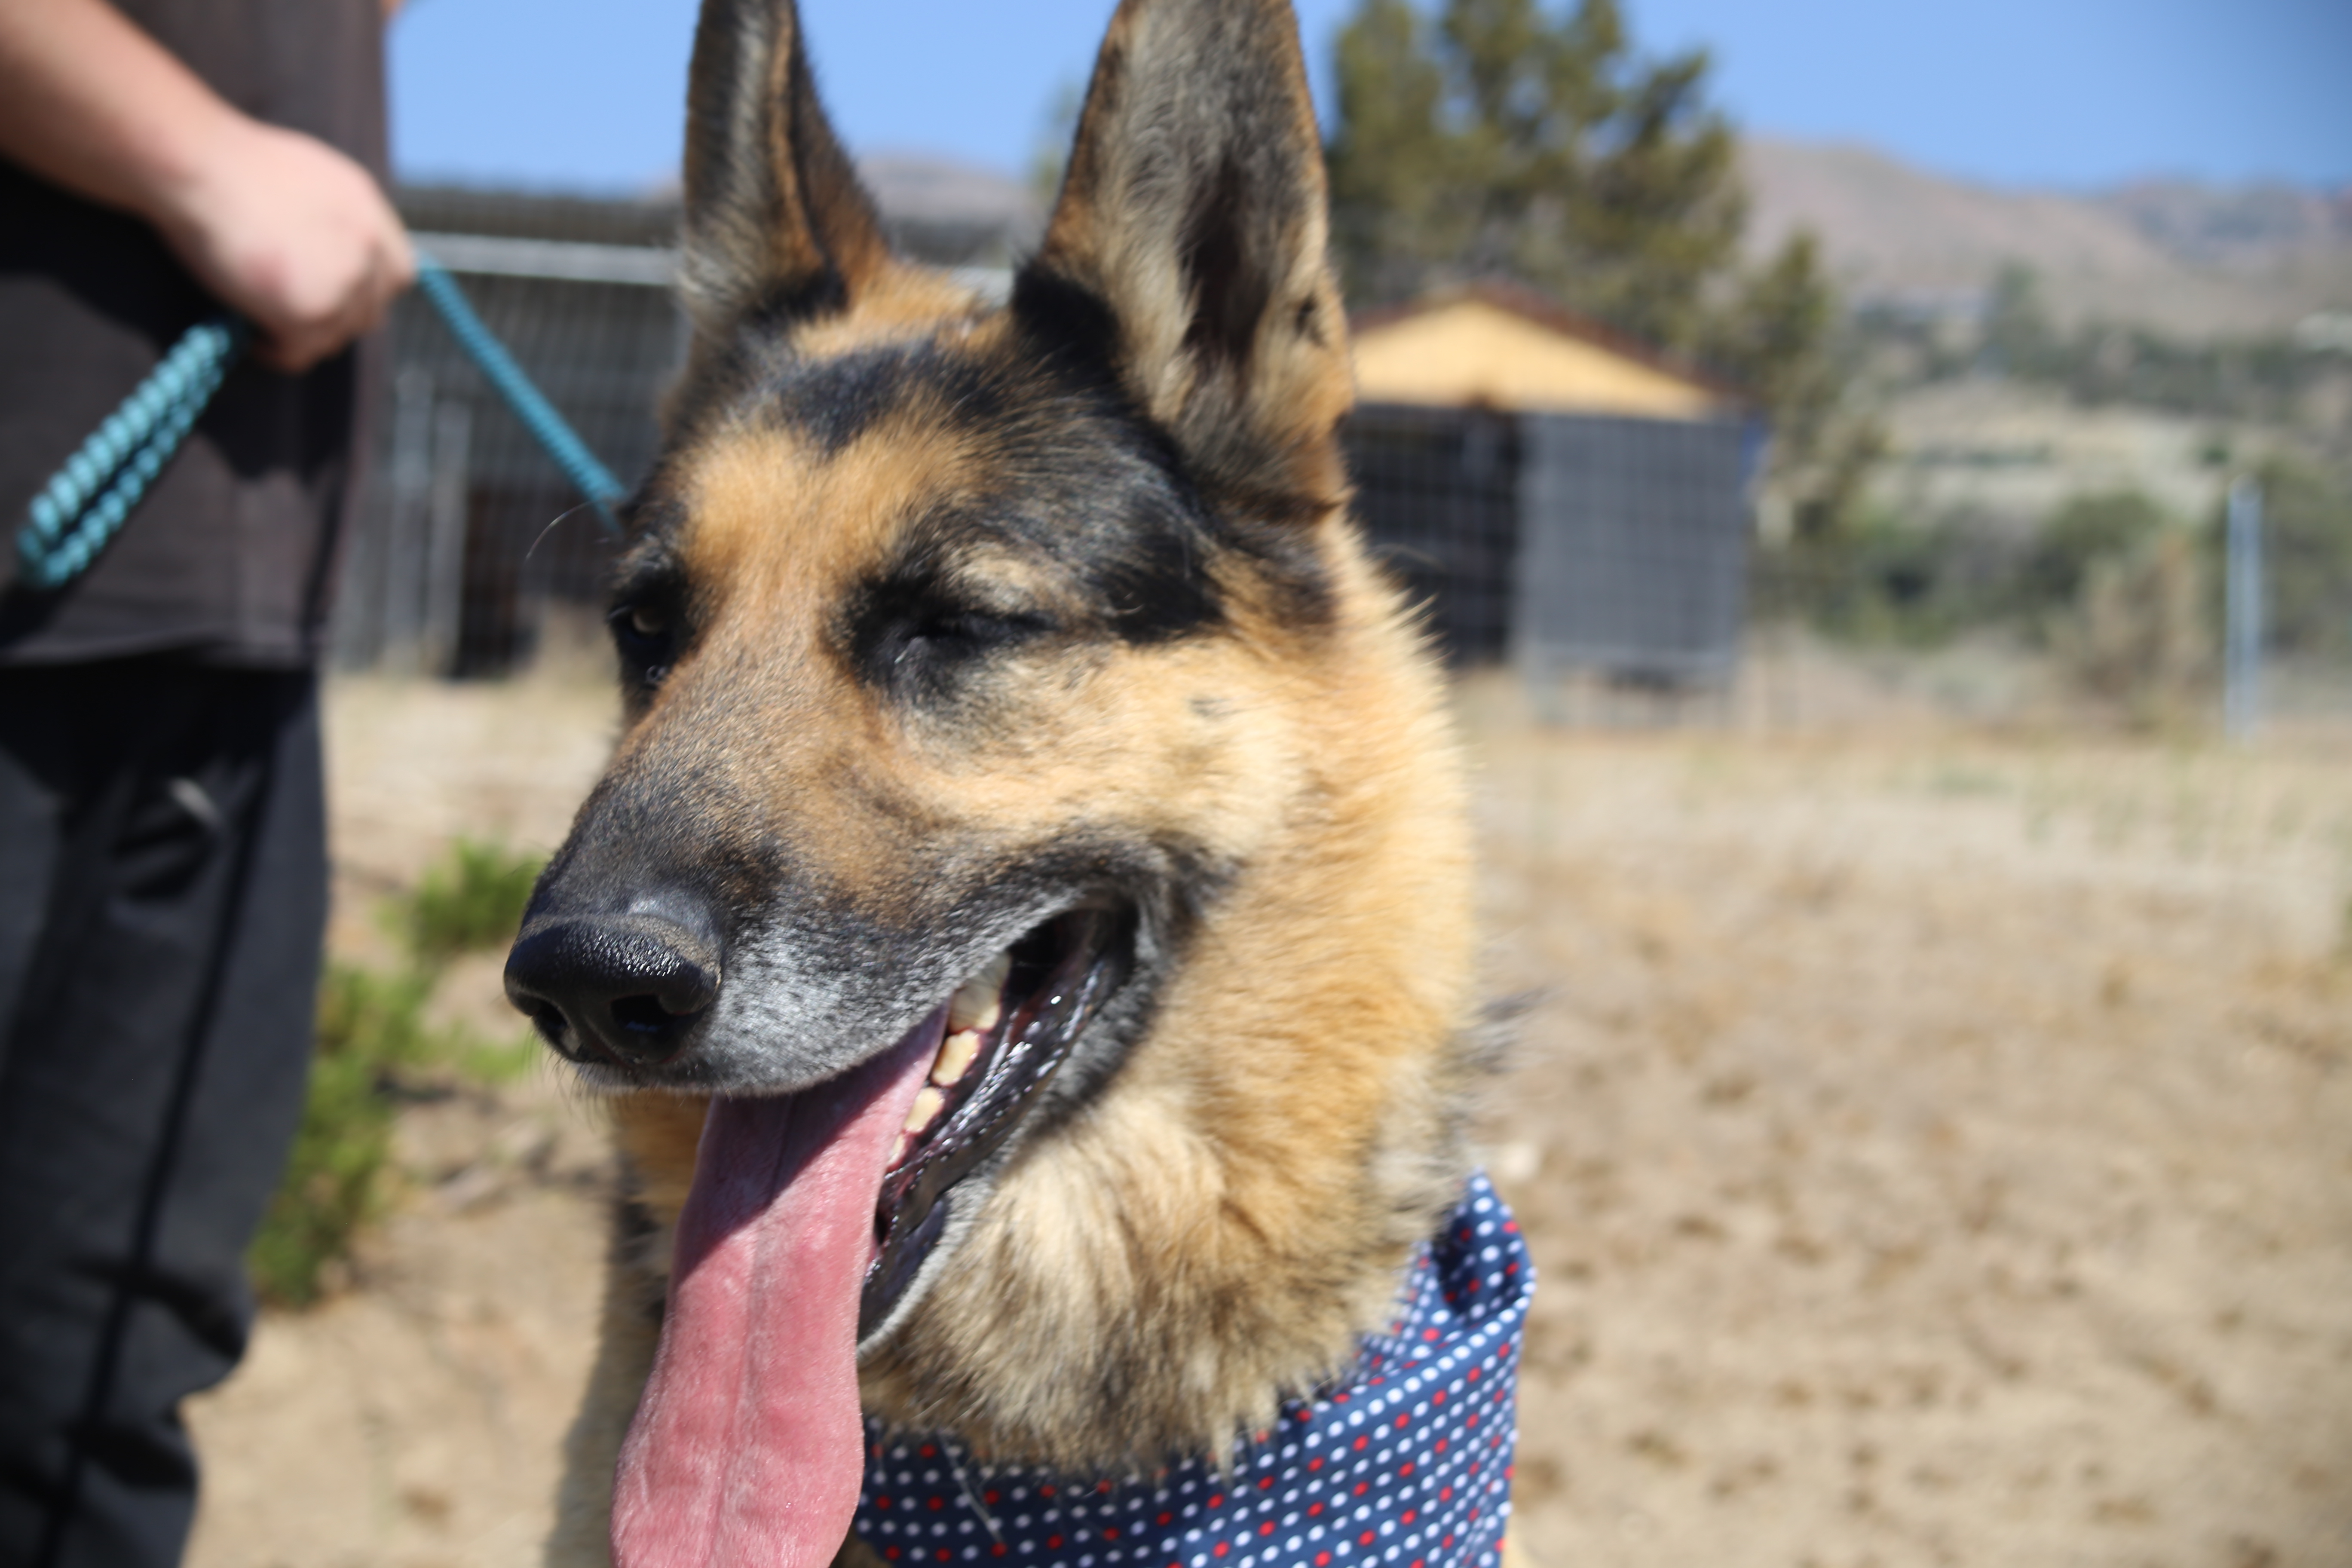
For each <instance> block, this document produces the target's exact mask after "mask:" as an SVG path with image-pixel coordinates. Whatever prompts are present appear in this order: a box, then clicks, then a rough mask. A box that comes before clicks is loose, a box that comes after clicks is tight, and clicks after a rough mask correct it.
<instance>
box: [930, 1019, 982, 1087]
mask: <svg viewBox="0 0 2352 1568" xmlns="http://www.w3.org/2000/svg"><path fill="white" fill-rule="evenodd" d="M980 1041H981V1034H980V1031H979V1030H978V1029H958V1030H957V1031H956V1032H955V1033H954V1034H952V1035H950V1036H949V1037H947V1038H946V1039H945V1040H943V1041H941V1042H940V1056H939V1059H938V1060H937V1061H935V1062H933V1063H932V1064H931V1081H932V1082H933V1083H935V1084H938V1085H939V1086H940V1088H942V1089H945V1088H947V1087H949V1086H950V1085H951V1084H957V1083H961V1082H962V1081H963V1075H964V1074H966V1073H968V1072H970V1071H971V1064H972V1063H973V1062H975V1061H977V1060H978V1059H979V1058H980Z"/></svg>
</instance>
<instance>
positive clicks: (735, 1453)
mask: <svg viewBox="0 0 2352 1568" xmlns="http://www.w3.org/2000/svg"><path fill="white" fill-rule="evenodd" d="M1134 934H1135V920H1134V916H1133V914H1132V911H1129V910H1102V909H1096V908H1092V907H1087V908H1082V909H1078V910H1071V911H1069V912H1067V913H1065V914H1063V915H1060V916H1057V917H1056V918H1055V919H1054V920H1051V921H1046V922H1045V924H1043V925H1041V926H1039V927H1037V928H1036V929H1034V931H1031V932H1030V933H1029V934H1028V935H1027V936H1024V938H1022V939H1021V940H1020V941H1019V942H1015V943H1013V946H1012V947H1011V948H1009V949H1007V950H1006V951H1005V952H1003V953H1001V954H999V955H998V957H997V958H996V959H995V960H994V961H992V962H991V963H989V964H987V965H986V966H984V967H983V968H982V972H981V973H979V974H977V975H975V976H973V977H972V978H971V980H970V981H968V982H966V983H965V984H963V985H962V986H961V987H960V988H959V989H958V990H957V992H956V993H955V994H954V996H952V997H951V998H950V1000H949V1001H947V1002H945V1003H943V1004H941V1005H940V1006H939V1007H937V1008H936V1009H934V1010H933V1011H932V1012H931V1014H930V1015H929V1016H928V1017H926V1018H925V1019H924V1020H923V1021H922V1022H921V1023H920V1024H918V1025H917V1026H915V1027H914V1028H912V1029H910V1030H908V1032H907V1033H906V1034H905V1035H904V1036H902V1037H900V1038H899V1039H898V1042H897V1043H896V1044H894V1045H892V1046H891V1047H888V1048H887V1050H884V1051H882V1052H880V1053H878V1054H877V1055H876V1056H874V1057H871V1058H868V1059H867V1060H866V1061H865V1062H863V1063H861V1064H860V1065H859V1066H857V1067H856V1068H852V1069H851V1070H850V1071H848V1072H846V1073H844V1074H842V1075H841V1076H839V1077H838V1078H835V1079H831V1080H829V1081H827V1082H825V1083H822V1084H819V1085H817V1086H815V1087H814V1088H813V1089H807V1090H804V1091H803V1092H801V1093H798V1094H793V1095H787V1096H780V1097H775V1098H770V1099H758V1098H745V1099H725V1098H722V1099H719V1100H713V1101H712V1102H711V1105H710V1110H709V1117H708V1120H707V1121H705V1123H704V1127H703V1133H702V1143H701V1147H700V1150H699V1152H698V1154H697V1157H696V1162H695V1172H694V1184H693V1187H692V1189H691V1190H690V1191H689V1192H688V1195H687V1200H686V1205H685V1207H684V1209H683V1210H682V1211H681V1212H680V1214H679V1216H678V1222H677V1254H676V1261H675V1263H674V1265H673V1271H672V1275H671V1279H670V1294H669V1306H668V1310H667V1313H666V1314H665V1317H664V1321H663V1325H662V1335H661V1342H660V1345H659V1347H658V1348H657V1349H656V1352H655V1356H654V1365H653V1370H652V1373H651V1375H650V1376H649V1377H648V1378H647V1379H646V1389H645V1394H644V1395H643V1397H642V1398H641V1399H640V1401H639V1403H638V1406H637V1411H636V1415H635V1419H634V1420H633V1421H632V1422H631V1423H630V1426H629V1431H628V1436H626V1438H625V1440H624V1441H623V1443H622V1447H621V1459H620V1466H619V1468H618V1471H617V1472H616V1474H615V1476H614V1505H613V1544H614V1558H615V1561H616V1563H618V1564H619V1565H620V1568H673V1565H676V1568H685V1565H688V1564H692V1565H696V1568H708V1565H713V1564H719V1563H760V1564H761V1565H762V1568H821V1565H822V1564H824V1563H829V1562H830V1561H831V1560H832V1557H833V1553H834V1550H835V1547H837V1546H838V1545H839V1544H840V1542H841V1538H842V1535H843V1533H844V1532H845V1531H846V1530H847V1529H848V1521H849V1518H850V1514H851V1513H852V1511H854V1510H855V1508H856V1496H857V1478H858V1474H859V1471H860V1468H861V1464H860V1461H861V1457H862V1454H863V1439H862V1437H861V1436H860V1428H859V1414H858V1398H857V1348H858V1345H859V1344H860V1343H861V1342H863V1341H865V1340H866V1338H867V1337H868V1336H870V1335H871V1334H873V1333H874V1332H876V1331H878V1330H879V1329H880V1328H882V1327H883V1326H884V1325H885V1324H887V1321H888V1320H889V1317H890V1314H891V1312H892V1311H893V1310H895V1309H896V1308H897V1306H898V1304H899V1303H900V1302H901V1301H902V1300H905V1299H906V1296H907V1291H908V1287H909V1286H910V1285H911V1284H912V1283H913V1282H914V1280H915V1279H916V1278H917V1276H918V1275H919V1273H920V1272H921V1269H922V1266H923V1263H924V1261H925V1259H926V1258H929V1255H930V1253H931V1251H932V1249H933V1247H936V1246H937V1245H938V1243H939V1240H940V1237H941V1236H942V1235H943V1234H944V1233H945V1231H946V1229H947V1222H948V1219H949V1216H950V1212H951V1208H952V1205H953V1200H954V1191H955V1188H956V1185H957V1184H958V1183H959V1182H961V1181H962V1180H963V1179H964V1178H966V1177H967V1176H969V1175H970V1174H971V1173H972V1172H973V1171H975V1170H976V1169H978V1168H979V1167H980V1166H981V1165H982V1163H984V1162H985V1161H986V1160H987V1159H988V1157H989V1156H990V1154H992V1152H995V1151H996V1150H997V1149H999V1148H1001V1147H1002V1146H1003V1142H1004V1141H1005V1139H1006V1137H1007V1136H1008V1135H1009V1134H1010V1133H1011V1132H1012V1131H1013V1129H1014V1128H1015V1127H1016V1126H1017V1125H1018V1124H1019V1123H1020V1121H1022V1119H1023V1117H1024V1115H1025V1114H1027V1113H1028V1112H1029V1111H1030V1110H1032V1109H1033V1108H1034V1105H1035V1103H1036V1101H1037V1099H1038V1096H1039V1093H1040V1091H1041V1090H1042V1089H1044V1088H1045V1085H1046V1084H1047V1083H1048V1082H1049V1081H1050V1080H1051V1079H1052V1078H1053V1076H1054V1074H1055V1070H1056V1069H1058V1068H1060V1067H1061V1066H1062V1064H1063V1062H1064V1061H1065V1060H1066V1059H1067V1058H1068V1057H1069V1055H1070V1051H1071V1048H1072V1047H1073V1046H1074V1045H1076V1042H1077V1040H1078V1039H1079V1037H1080V1036H1081V1035H1082V1034H1083V1033H1084V1032H1085V1029H1086V1026H1087V1023H1088V1022H1089V1021H1090V1020H1091V1019H1092V1018H1093V1017H1094V1016H1096V1014H1097V1012H1098V1011H1099V1010H1100V1008H1101V1006H1102V1004H1103V1003H1104V1002H1105V1001H1106V1000H1107V999H1108V997H1109V996H1110V995H1111V994H1112V993H1113V992H1115V991H1116V990H1118V987H1119V985H1120V984H1121V983H1122V982H1123V981H1124V980H1125V978H1126V976H1127V973H1128V971H1129V966H1130V965H1131V963H1132V961H1133V955H1134Z"/></svg>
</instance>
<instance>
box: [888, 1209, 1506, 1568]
mask: <svg viewBox="0 0 2352 1568" xmlns="http://www.w3.org/2000/svg"><path fill="white" fill-rule="evenodd" d="M1408 1283H1409V1285H1410V1287H1411V1291H1412V1301H1411V1305H1410V1307H1409V1308H1408V1309H1407V1310H1406V1311H1405V1313H1404V1315H1403V1316H1402V1319H1400V1320H1399V1321H1398V1322H1397V1324H1396V1326H1395V1327H1394V1328H1393V1329H1392V1330H1391V1331H1389V1332H1388V1333H1385V1334H1379V1335H1374V1336H1371V1337H1370V1338H1368V1339H1367V1340H1366V1341H1365V1342H1364V1349H1363V1354H1362V1356H1361V1357H1360V1359H1359V1360H1358V1362H1357V1363H1356V1366H1355V1368H1354V1370H1353V1372H1352V1373H1351V1374H1350V1378H1349V1381H1348V1382H1347V1383H1346V1384H1342V1385H1339V1386H1337V1387H1334V1388H1331V1389H1328V1390H1327V1391H1325V1392H1324V1393H1323V1394H1321V1395H1320V1396H1318V1397H1317V1398H1316V1399H1314V1400H1312V1401H1297V1402H1293V1403H1292V1404H1290V1405H1286V1406H1285V1407H1284V1409H1283V1412H1282V1415H1281V1418H1280V1420H1279V1421H1278V1422H1276V1426H1275V1427H1274V1429H1273V1430H1272V1431H1271V1432H1268V1433H1265V1434H1261V1435H1260V1436H1258V1437H1257V1438H1255V1439H1254V1440H1253V1441H1251V1442H1250V1443H1248V1444H1246V1445H1244V1447H1242V1448H1241V1449H1240V1450H1239V1451H1238V1453H1237V1454H1236V1456H1235V1458H1234V1463H1233V1466H1232V1468H1230V1469H1225V1470H1220V1469H1219V1468H1217V1467H1215V1466H1213V1465H1211V1464H1209V1463H1207V1462H1206V1461H1204V1460H1191V1461H1188V1462H1186V1463H1184V1464H1182V1465H1179V1466H1176V1467H1174V1468H1171V1469H1169V1470H1167V1471H1164V1472H1162V1473H1161V1474H1159V1475H1156V1476H1152V1477H1150V1478H1147V1479H1134V1478H1128V1479H1108V1480H1102V1479H1082V1478H1072V1477H1065V1476H1055V1475H1050V1474H1047V1473H1045V1472H1043V1471H1038V1470H1026V1469H1018V1468H1010V1467H1003V1466H987V1465H981V1464H976V1463H974V1462H973V1461H972V1460H971V1458H968V1457H967V1456H965V1455H964V1454H963V1453H962V1452H961V1450H960V1449H959V1448H958V1447H956V1446H955V1445H954V1444H953V1443H952V1442H950V1441H949V1440H948V1439H946V1438H944V1437H933V1438H921V1437H911V1436H906V1435H903V1434H891V1433H888V1432H887V1431H885V1430H884V1429H883V1428H882V1427H881V1426H879V1425H878V1424H876V1423H872V1422H869V1423H867V1426H866V1442H867V1448H866V1483H865V1489H864V1491H863V1492H862V1493H861V1495H860V1496H859V1498H858V1500H857V1523H856V1530H857V1533H858V1535H859V1536H860V1537H861V1538H862V1539H863V1540H864V1541H865V1542H866V1544H867V1545H868V1546H870V1547H872V1548H873V1549H874V1550H875V1551H876V1552H878V1553H879V1554H880V1555H881V1556H882V1557H883V1558H884V1559H885V1560H886V1561H887V1562H889V1563H895V1564H899V1565H901V1568H914V1565H915V1564H918V1563H920V1564H927V1565H932V1568H936V1565H937V1564H940V1563H950V1564H952V1563H986V1562H990V1561H992V1560H996V1559H1002V1560H1003V1561H1004V1562H1005V1563H1007V1564H1008V1568H1010V1565H1015V1564H1017V1565H1018V1568H1043V1565H1045V1564H1055V1565H1061V1568H1499V1564H1500V1562H1501V1557H1502V1541H1503V1526H1504V1524H1505V1522H1506V1521H1507V1519H1508V1518H1509V1516H1510V1511H1511V1501H1510V1492H1511V1448H1512V1444H1513V1442H1514V1440H1515V1438H1516V1436H1517V1427H1516V1416H1515V1409H1516V1405H1517V1389H1518V1370H1519V1345H1520V1339H1521V1336H1522V1335H1523V1333H1524V1332H1525V1330H1526V1326H1527V1312H1528V1298H1529V1296H1530V1295H1531V1294H1532V1292H1533V1289H1534V1287H1535V1270H1534V1267H1533V1266H1532V1265H1531V1264H1530V1263H1529V1262H1528V1250H1527V1247H1526V1244H1525V1243H1524V1242H1523V1241H1522V1240H1521V1238H1520V1237H1519V1227H1518V1224H1517V1221H1515V1220H1513V1219H1512V1218H1511V1215H1510V1211H1509V1210H1508V1209H1507V1208H1506V1207H1504V1206H1503V1200H1502V1199H1501V1198H1499V1197H1497V1196H1496V1194H1495V1190H1494V1188H1493V1187H1492V1186H1490V1185H1489V1184H1487V1181H1486V1175H1485V1174H1484V1173H1479V1174H1476V1175H1474V1176H1473V1177H1472V1178H1471V1179H1470V1185H1469V1190H1468V1192H1467V1194H1465V1197H1464V1198H1463V1200H1462V1204H1461V1206H1460V1207H1458V1208H1456V1209H1455V1210H1454V1213H1453V1214H1452V1215H1450V1216H1448V1218H1447V1220H1446V1222H1445V1226H1444V1229H1443V1230H1441V1231H1440V1232H1439V1233H1438V1234H1437V1236H1435V1237H1433V1238H1432V1239H1431V1241H1430V1242H1429V1243H1428V1245H1427V1246H1426V1247H1424V1248H1423V1251H1422V1252H1421V1254H1420V1255H1419V1256H1418V1257H1417V1258H1416V1259H1415V1261H1414V1264H1413V1267H1412V1274H1411V1277H1410V1279H1409V1281H1408Z"/></svg>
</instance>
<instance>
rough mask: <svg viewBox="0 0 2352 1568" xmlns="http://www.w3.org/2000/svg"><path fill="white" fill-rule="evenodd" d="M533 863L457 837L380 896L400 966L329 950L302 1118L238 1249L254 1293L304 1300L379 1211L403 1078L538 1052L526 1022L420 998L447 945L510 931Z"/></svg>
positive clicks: (435, 976)
mask: <svg viewBox="0 0 2352 1568" xmlns="http://www.w3.org/2000/svg"><path fill="white" fill-rule="evenodd" d="M540 867H541V861H539V860H537V859H534V858H530V857H528V856H524V855H520V854H516V853H515V852H513V851H511V850H509V849H506V848H503V847H499V846H496V845H489V844H482V843H477V842H474V841H471V840H465V839H461V840H459V841H458V842H457V844H455V845H453V846H451V847H450V850H449V853H448V855H447V856H446V857H445V858H443V859H442V860H441V861H440V862H439V863H437V864H436V865H435V866H433V867H432V868H429V869H428V870H427V871H426V872H425V876H424V877H423V878H422V879H420V880H419V881H418V884H417V887H416V890H415V892H413V893H411V894H408V895H407V896H405V897H404V898H401V899H398V900H394V902H393V904H392V905H391V907H390V910H389V911H388V918H389V920H390V921H391V923H392V925H393V926H394V929H395V930H397V931H400V932H401V934H402V935H403V937H404V942H405V945H406V947H407V948H408V952H409V961H408V963H407V964H406V965H405V966H404V968H402V969H400V970H398V971H396V972H394V973H383V972H382V971H377V970H371V969H363V968H360V967H358V966H356V965H353V964H348V963H330V964H329V965H328V966H327V968H326V972H325V973H324V974H322V975H321V976H320V985H319V1013H318V1019H319V1021H318V1034H317V1045H316V1050H315V1054H314V1055H313V1057H312V1058H311V1064H310V1092H309V1096H308V1099H307V1100H305V1102H304V1104H303V1108H302V1125H301V1130H300V1131H299V1132H298V1133H297V1134H296V1136H295V1140H294V1149H293V1153H292V1155H291V1157H290V1158H289V1161H288V1163H287V1167H286V1174H285V1177H284V1179H283V1180H282V1181H280V1182H279V1184H278V1191H277V1192H276V1194H273V1195H272V1197H271V1198H270V1202H269V1208H268V1212H267V1213H266V1215H264V1216H263V1219H262V1223H261V1228H260V1230H259V1231H258V1232H257V1234H256V1235H255V1237H254V1240H253V1246H252V1247H251V1249H250V1250H249V1252H248V1253H247V1269H248V1272H249V1273H250V1274H251V1276H252V1279H253V1282H254V1288H255V1289H257V1290H258V1291H259V1292H260V1293H261V1295H262V1297H263V1298H264V1299H265V1300H269V1301H271V1302H273V1303H276V1304H278V1305H279V1306H287V1307H304V1306H308V1305H310V1303H312V1302H314V1301H316V1300H318V1299H319V1298H320V1295H322V1294H323V1293H324V1291H325V1289H326V1284H327V1280H328V1276H329V1273H330V1270H331V1266H332V1265H333V1264H334V1263H335V1262H336V1261H337V1260H339V1259H341V1258H345V1257H348V1256H349V1254H350V1252H351V1247H352V1242H353V1240H354V1239H356V1237H358V1235H359V1233H360V1231H361V1230H362V1228H363V1227H364V1226H366V1225H367V1224H368V1223H369V1222H370V1221H371V1220H373V1219H374V1218H375V1217H376V1215H378V1214H379V1213H381V1212H382V1209H383V1204H384V1201H385V1193H384V1189H385V1178H386V1173H387V1171H388V1169H389V1165H390V1161H391V1154H392V1132H393V1121H394V1116H395V1114H396V1112H397V1110H398V1095H399V1092H400V1090H401V1089H403V1088H404V1087H411V1088H413V1087H415V1086H416V1085H417V1084H418V1083H419V1082H420V1081H421V1080H424V1079H428V1078H436V1077H437V1078H440V1079H448V1078H453V1077H454V1078H456V1079H459V1080H460V1081H463V1082H468V1083H476V1084H485V1085H497V1084H502V1083H507V1082H510V1081H512V1080H513V1079H515V1078H517V1077H519V1076H520V1075H521V1074H522V1073H523V1072H525V1071H527V1070H528V1069H529V1068H530V1065H531V1064H532V1063H533V1062H534V1061H536V1060H537V1059H538V1057H539V1046H538V1042H537V1040H536V1039H535V1038H534V1037H531V1036H530V1034H528V1033H527V1032H523V1031H520V1030H518V1032H517V1035H516V1036H515V1037H510V1038H509V1039H505V1040H485V1039H483V1038H482V1037H480V1036H478V1035H477V1034H475V1033H474V1032H473V1031H472V1030H470V1029H466V1028H463V1027H446V1026H444V1027H436V1026H434V1025H432V1024H431V1023H430V1022H429V1021H428V1020H427V1019H426V1017H425V1004H426V1002H427V1001H428V999H429V998H430V997H431V996H432V994H433V990H434V987H435V985H436V984H437V983H438V982H439V980H440V978H441V976H442V973H443V972H444V971H445V970H446V968H447V966H448V963H449V961H450V960H451V959H453V958H456V957H457V956H458V955H459V954H461V953H465V952H479V951H484V950H488V949H495V948H499V947H502V946H504V945H505V944H506V943H507V942H509V941H511V940H512V939H513V936H514V933H515V930H516V928H517V927H518V926H519V925H520V923H521V920H522V910H523V906H524V904H525V903H527V902H528V901H529V900H530V889H531V885H532V884H533V883H534V882H535V881H536V880H537V879H538V877H539V870H540Z"/></svg>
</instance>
